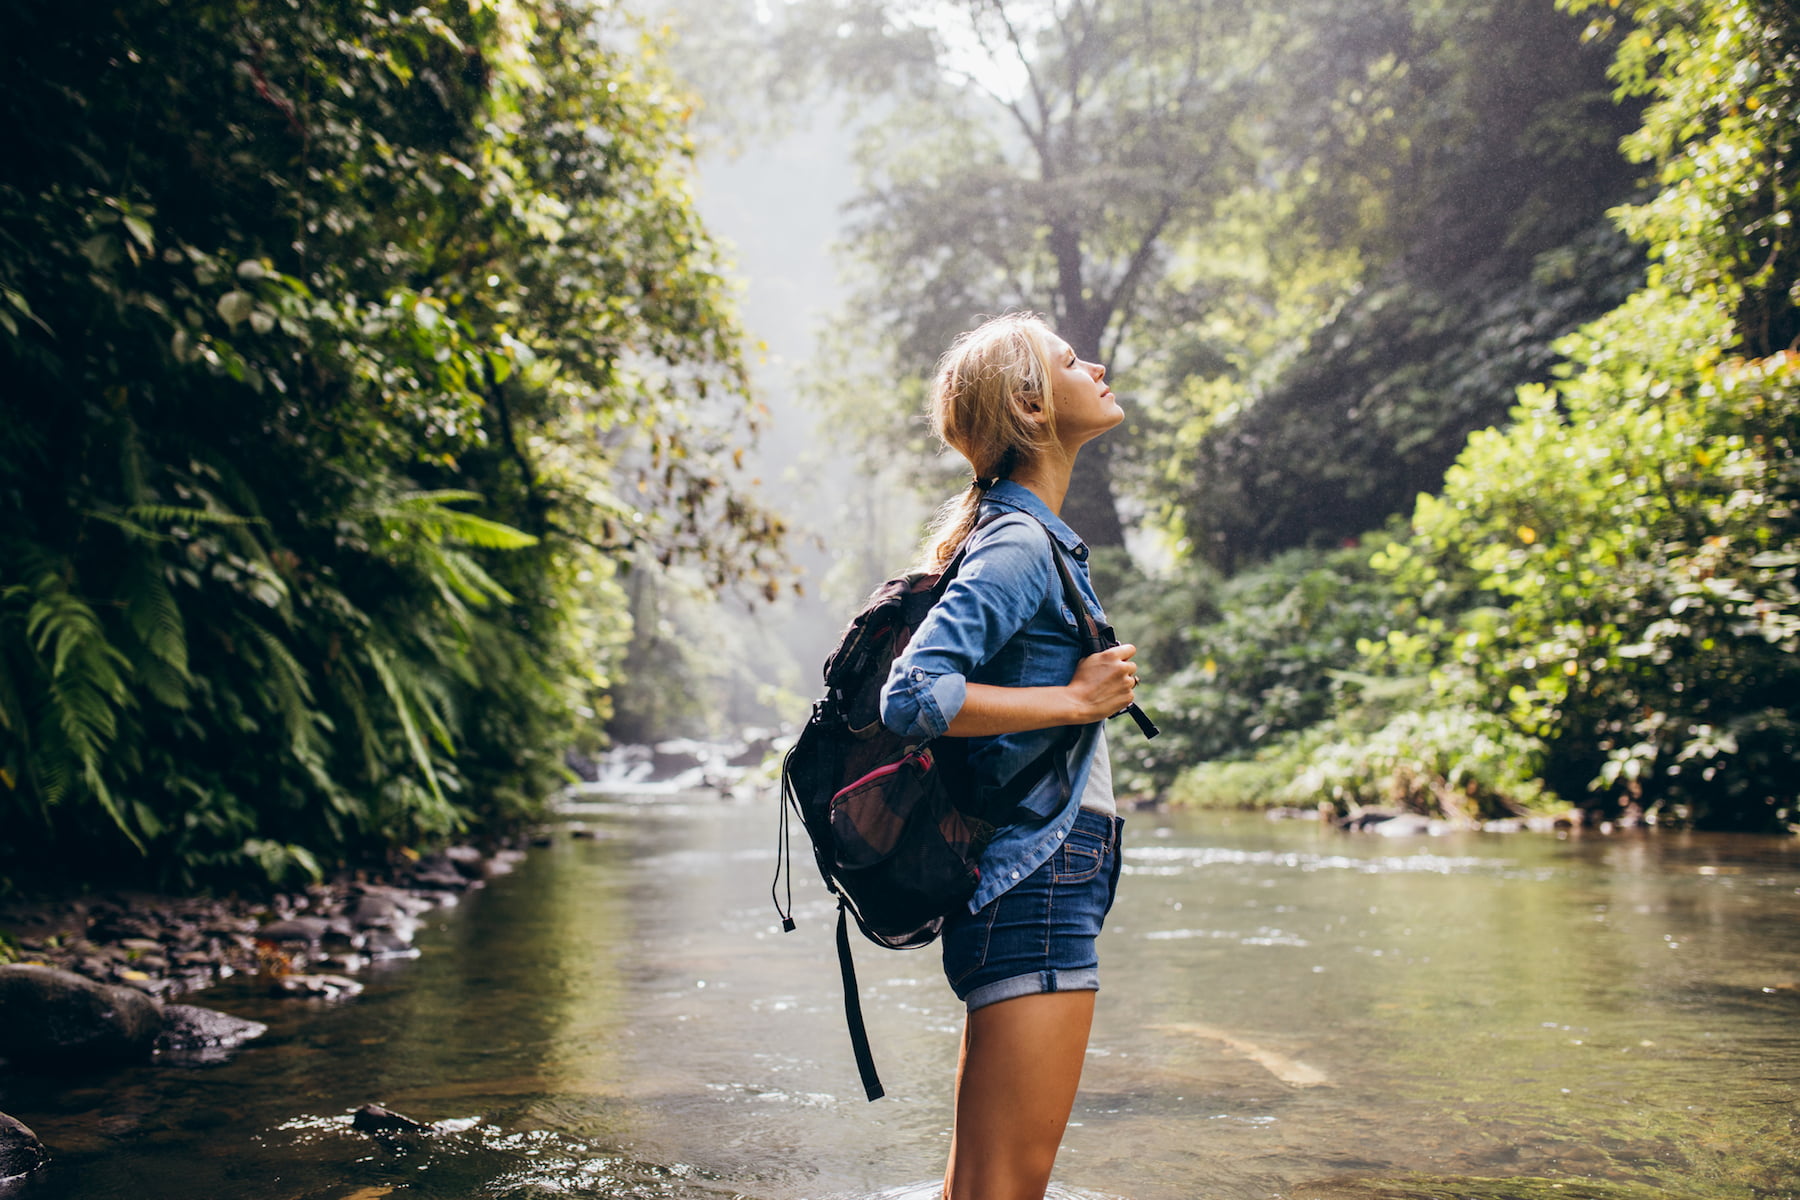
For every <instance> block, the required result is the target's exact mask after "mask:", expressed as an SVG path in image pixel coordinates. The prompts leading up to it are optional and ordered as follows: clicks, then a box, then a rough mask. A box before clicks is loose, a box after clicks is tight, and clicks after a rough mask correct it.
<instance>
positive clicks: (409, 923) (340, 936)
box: [0, 846, 523, 999]
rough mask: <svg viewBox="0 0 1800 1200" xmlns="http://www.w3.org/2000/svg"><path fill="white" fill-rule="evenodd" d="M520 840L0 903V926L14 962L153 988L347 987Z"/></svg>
mask: <svg viewBox="0 0 1800 1200" xmlns="http://www.w3.org/2000/svg"><path fill="white" fill-rule="evenodd" d="M521 857H523V855H522V853H521V852H520V851H517V850H512V849H503V850H500V851H498V852H496V853H493V854H484V853H482V852H481V851H480V850H477V849H476V848H474V847H472V846H457V847H452V848H450V849H449V850H446V851H444V852H442V853H439V854H433V855H429V856H426V857H423V858H420V859H419V860H417V861H416V862H409V863H405V864H403V865H402V866H400V867H398V868H396V869H394V870H391V871H388V872H384V873H382V874H381V875H379V876H375V875H372V874H370V873H367V872H362V873H357V874H354V875H349V876H345V877H343V878H340V879H337V880H333V881H331V882H327V883H322V884H318V885H316V886H314V887H309V888H306V889H305V890H303V891H298V892H288V893H280V894H277V895H274V896H271V897H268V898H266V899H240V898H235V897H227V898H217V897H204V898H180V897H170V896H159V895H152V894H145V893H135V892H115V893H105V894H100V895H94V896H78V897H70V898H67V899H63V900H52V901H28V902H15V903H10V904H6V905H0V934H4V935H5V937H6V940H7V943H9V944H10V946H11V947H12V951H11V952H12V955H13V957H15V958H16V959H17V960H18V961H20V962H26V963H39V964H42V965H44V966H49V967H56V968H60V969H62V970H65V971H70V972H72V973H74V974H76V975H80V976H82V977H84V978H87V979H90V980H93V981H94V982H96V983H104V984H116V985H119V986H122V987H129V988H133V989H135V990H137V991H140V992H143V993H145V994H146V995H148V996H151V997H153V998H157V999H167V998H169V997H172V996H175V995H179V994H180V993H182V992H188V991H193V990H195V989H198V988H204V987H209V986H211V985H212V984H215V983H218V982H219V981H221V980H223V979H227V978H230V977H232V976H234V975H241V974H254V975H261V976H266V977H267V978H268V979H269V982H270V987H271V988H272V989H274V990H276V991H278V992H281V993H284V994H293V995H314V996H334V995H342V994H354V993H355V992H357V991H360V990H361V986H360V985H359V984H358V983H357V982H356V981H355V980H354V979H353V978H351V976H352V975H354V974H355V973H356V972H357V971H359V970H360V969H362V967H364V966H366V965H367V964H368V963H369V962H371V961H373V960H375V959H382V958H395V957H407V956H411V955H414V954H416V953H418V951H416V950H415V949H414V948H413V945H412V939H413V933H414V931H415V930H416V929H417V927H418V924H419V920H420V918H421V917H422V916H423V914H425V913H426V912H428V911H430V910H431V909H433V908H436V907H439V906H441V905H444V904H450V903H455V901H456V899H457V897H459V896H460V895H461V894H462V893H463V892H466V891H468V890H469V889H470V888H474V887H479V886H480V885H481V884H482V882H483V881H484V880H486V879H488V878H490V877H492V876H494V875H497V874H501V873H504V872H506V871H510V870H511V869H512V868H513V866H514V865H515V864H516V863H517V862H518V861H519V859H520V858H521Z"/></svg>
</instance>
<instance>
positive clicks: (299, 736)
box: [239, 620, 318, 757]
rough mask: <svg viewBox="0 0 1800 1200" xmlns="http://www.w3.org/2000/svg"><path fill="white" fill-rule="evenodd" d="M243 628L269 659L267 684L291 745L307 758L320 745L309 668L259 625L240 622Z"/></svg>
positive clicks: (248, 621) (244, 621)
mask: <svg viewBox="0 0 1800 1200" xmlns="http://www.w3.org/2000/svg"><path fill="white" fill-rule="evenodd" d="M239 625H240V626H241V627H242V628H244V629H245V630H246V631H247V632H248V633H249V635H250V637H251V639H252V640H254V641H255V642H256V643H257V644H258V645H260V646H261V647H262V648H263V650H264V652H265V653H266V654H267V655H268V656H269V665H270V667H271V670H270V671H269V672H268V674H267V681H268V683H269V686H270V687H271V689H272V691H273V693H274V697H275V707H276V710H277V711H278V712H280V713H281V716H282V724H283V725H284V726H285V727H286V729H287V736H288V745H289V746H290V747H291V748H292V749H293V751H294V753H295V754H296V755H298V756H300V757H306V756H307V755H308V754H309V753H310V752H311V751H312V749H313V747H314V745H315V742H316V736H315V735H316V733H317V729H316V726H315V722H316V720H317V718H318V714H317V713H316V712H315V711H314V709H313V707H312V700H313V691H312V684H311V682H310V681H309V680H308V679H307V677H306V668H304V667H302V666H301V665H300V662H299V660H298V659H296V658H295V657H294V656H293V653H292V652H291V651H289V650H288V648H287V646H286V645H285V644H284V643H283V642H282V641H281V639H280V638H278V637H276V636H275V635H274V634H272V633H270V632H269V631H268V630H267V629H264V628H263V627H262V626H261V625H258V624H257V623H256V622H255V621H250V620H240V621H239Z"/></svg>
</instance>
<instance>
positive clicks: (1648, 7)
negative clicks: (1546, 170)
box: [1565, 0, 1800, 357]
mask: <svg viewBox="0 0 1800 1200" xmlns="http://www.w3.org/2000/svg"><path fill="white" fill-rule="evenodd" d="M1565 5H1566V7H1567V8H1568V9H1569V10H1570V11H1571V12H1575V13H1592V12H1594V10H1596V9H1597V8H1598V7H1599V4H1598V0H1565ZM1608 9H1609V10H1610V9H1616V10H1619V12H1617V13H1615V12H1613V11H1602V12H1600V13H1598V14H1596V16H1595V19H1594V27H1593V28H1594V31H1595V32H1597V33H1598V32H1612V31H1613V27H1614V25H1615V23H1616V22H1617V20H1618V17H1619V15H1621V14H1623V15H1628V16H1629V18H1630V19H1631V21H1632V22H1633V23H1634V24H1635V28H1632V29H1630V31H1629V32H1628V33H1626V34H1625V35H1624V36H1623V38H1622V39H1621V40H1620V42H1619V51H1618V55H1617V57H1616V59H1615V60H1614V64H1613V77H1614V79H1616V80H1617V81H1618V83H1619V86H1620V91H1621V92H1622V93H1625V94H1629V95H1634V96H1646V97H1649V100H1650V103H1649V106H1648V107H1647V109H1646V110H1645V112H1644V123H1643V126H1642V128H1640V129H1639V130H1638V131H1637V132H1636V133H1634V134H1632V135H1631V137H1630V138H1629V139H1628V140H1627V141H1626V143H1625V148H1626V150H1627V151H1628V152H1629V153H1630V154H1631V155H1632V157H1633V158H1634V159H1636V160H1637V161H1638V162H1644V163H1652V164H1655V166H1656V168H1657V180H1658V182H1659V183H1660V184H1661V185H1662V190H1661V191H1660V192H1659V193H1658V194H1657V196H1656V197H1655V198H1654V199H1652V200H1650V201H1648V202H1647V203H1644V204H1641V205H1639V206H1637V207H1635V208H1632V209H1628V210H1626V212H1625V213H1624V218H1625V227H1626V228H1627V229H1628V230H1630V231H1631V232H1632V233H1633V234H1634V235H1635V236H1636V237H1638V238H1639V239H1640V240H1642V241H1644V242H1645V243H1646V244H1648V245H1650V246H1651V247H1652V248H1653V250H1654V253H1655V257H1656V259H1657V264H1658V270H1657V275H1656V281H1657V282H1658V283H1660V284H1661V285H1662V286H1664V287H1667V288H1668V289H1670V290H1671V291H1674V292H1680V293H1690V292H1718V293H1720V294H1721V295H1727V296H1729V297H1730V299H1729V301H1728V303H1729V304H1730V307H1731V312H1732V321H1733V325H1734V326H1735V328H1736V331H1737V336H1738V339H1739V343H1740V345H1741V348H1742V349H1743V350H1744V351H1745V352H1746V353H1748V354H1750V355H1752V356H1758V357H1761V356H1765V355H1768V354H1772V353H1774V352H1776V351H1779V350H1784V349H1791V348H1792V346H1793V343H1794V340H1795V338H1796V336H1800V292H1797V291H1796V286H1797V283H1800V230H1796V229H1795V227H1794V213H1795V211H1796V209H1797V208H1800V155H1797V154H1796V151H1797V150H1800V123H1797V122H1796V119H1795V118H1796V113H1797V112H1800V13H1796V12H1795V10H1794V7H1793V5H1791V4H1788V3H1785V0H1703V2H1698V0H1625V2H1624V3H1611V2H1610V0H1609V4H1608Z"/></svg>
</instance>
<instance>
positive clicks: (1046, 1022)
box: [945, 991, 1094, 1200]
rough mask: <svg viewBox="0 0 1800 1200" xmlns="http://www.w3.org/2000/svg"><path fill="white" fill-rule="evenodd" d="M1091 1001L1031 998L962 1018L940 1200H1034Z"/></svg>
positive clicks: (1055, 1139) (1057, 1134) (1064, 1121)
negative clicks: (953, 1120)
mask: <svg viewBox="0 0 1800 1200" xmlns="http://www.w3.org/2000/svg"><path fill="white" fill-rule="evenodd" d="M1093 1018H1094V993H1093V992H1092V991H1072V992H1040V993H1035V994H1032V995H1025V996H1017V997H1014V998H1013V999H1010V1000H1001V1001H998V1002H996V1003H993V1004H989V1005H986V1006H984V1007H982V1008H978V1009H976V1010H975V1011H973V1012H971V1013H970V1014H969V1016H968V1025H967V1027H966V1029H965V1031H964V1034H963V1056H962V1063H961V1064H960V1067H959V1070H958V1073H957V1085H956V1126H955V1133H954V1136H953V1137H952V1139H951V1143H950V1166H949V1170H948V1171H947V1173H946V1175H945V1194H946V1195H947V1197H948V1198H949V1200H1040V1198H1041V1197H1042V1196H1043V1194H1044V1188H1045V1186H1046V1185H1047V1184H1048V1183H1049V1181H1050V1170H1051V1168H1052V1167H1053V1166H1054V1165H1055V1163H1056V1150H1057V1147H1058V1146H1060V1145H1061V1144H1062V1137H1063V1130H1064V1128H1065V1127H1066V1126H1067V1125H1068V1122H1069V1111H1070V1109H1071V1108H1073V1106H1074V1103H1075V1090H1076V1088H1077V1086H1078V1085H1079V1084H1080V1083H1081V1067H1082V1064H1083V1062H1084V1061H1085V1060H1086V1057H1087V1043H1088V1032H1089V1030H1090V1029H1091V1027H1092V1025H1093Z"/></svg>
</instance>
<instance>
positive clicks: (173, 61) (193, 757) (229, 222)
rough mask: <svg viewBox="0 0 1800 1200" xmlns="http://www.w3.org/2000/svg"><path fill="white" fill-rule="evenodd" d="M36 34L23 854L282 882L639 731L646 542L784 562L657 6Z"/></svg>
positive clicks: (220, 5) (16, 19)
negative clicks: (753, 474) (634, 645)
mask: <svg viewBox="0 0 1800 1200" xmlns="http://www.w3.org/2000/svg"><path fill="white" fill-rule="evenodd" d="M12 17H13V23H12V30H13V32H14V34H15V35H16V36H15V37H14V38H12V39H9V42H8V47H7V50H6V51H5V54H6V57H7V59H8V61H7V64H6V74H7V79H8V83H7V85H6V87H5V88H4V89H0V115H3V117H4V120H5V125H6V128H7V129H8V130H9V137H10V138H12V139H13V140H14V141H15V142H16V143H18V150H17V152H16V153H14V154H12V155H10V156H9V159H10V160H11V165H10V166H9V168H8V173H7V175H6V177H5V178H4V179H3V180H0V372H3V373H4V377H5V378H6V379H7V381H8V383H7V389H6V391H5V393H4V398H3V401H0V402H3V403H4V407H5V419H4V420H3V421H0V480H3V482H0V506H3V507H4V510H5V511H4V517H3V518H0V563H3V564H4V565H3V566H0V784H4V789H3V790H0V821H3V822H4V826H5V830H6V836H5V838H4V839H0V872H7V871H18V870H20V869H22V864H24V863H26V862H28V861H29V862H34V863H37V864H40V865H47V864H53V863H55V862H56V861H57V860H58V859H62V860H65V861H66V860H68V859H70V858H72V857H76V856H79V858H80V860H81V865H80V867H79V869H80V870H81V871H83V872H87V873H98V872H100V871H113V870H124V871H127V872H130V873H133V874H137V875H151V876H160V877H161V878H163V879H165V880H172V881H193V880H196V879H199V878H222V877H228V876H230V875H232V874H233V873H239V874H242V873H246V872H247V873H249V874H250V875H251V876H255V875H259V874H260V875H266V876H273V877H280V876H282V875H284V874H288V873H294V872H298V873H307V872H316V871H317V870H318V869H319V867H320V866H321V865H322V863H323V862H325V861H328V860H334V859H339V858H343V857H345V856H352V855H356V854H359V853H366V852H369V851H374V850H380V849H382V848H384V847H388V846H391V845H394V844H402V845H403V844H407V843H409V842H413V841H417V840H420V839H427V838H431V837H437V836H442V835H444V834H447V833H451V832H456V831H465V832H466V831H471V830H479V829H488V828H493V827H495V826H497V825H499V824H503V823H504V822H507V821H509V820H516V819H518V818H520V817H522V816H526V815H529V814H530V813H532V812H534V811H536V810H537V807H538V806H539V805H540V804H541V801H542V797H543V795H544V793H545V789H546V788H547V786H548V785H549V784H550V782H551V781H552V780H554V778H555V777H556V775H557V772H558V771H559V769H560V768H559V765H558V758H559V757H560V753H561V750H562V747H563V746H564V745H565V744H566V743H567V742H568V741H569V740H570V739H572V738H574V737H576V736H578V734H577V730H578V728H579V726H580V717H579V713H580V712H581V710H583V709H584V708H585V709H587V710H589V711H590V712H593V711H602V710H603V709H604V703H605V698H604V689H605V688H606V686H607V684H608V683H609V678H608V675H607V674H606V669H607V663H608V662H609V661H610V660H611V659H612V657H613V656H614V655H616V652H617V645H618V643H619V641H620V640H621V639H622V637H623V635H624V633H625V631H626V629H627V628H628V625H627V619H626V616H625V611H624V604H623V601H622V595H621V593H620V591H619V589H618V586H617V582H616V574H617V564H618V563H619V561H620V560H621V558H622V556H623V555H624V554H626V553H627V552H628V551H629V552H633V553H645V554H649V555H651V556H654V557H660V558H663V559H665V560H668V561H677V560H686V561H690V562H692V563H694V564H696V566H697V567H699V568H700V569H703V570H705V571H706V572H707V573H708V574H709V575H710V577H711V578H713V579H715V580H724V579H730V578H736V577H740V576H749V577H751V578H753V579H758V580H760V581H762V582H763V583H764V584H765V586H768V587H773V586H775V584H776V582H778V580H779V574H778V572H779V569H780V567H779V559H778V556H777V553H776V545H777V542H778V539H779V536H780V528H779V523H778V522H776V521H775V520H774V519H773V518H771V517H769V516H768V515H767V514H766V513H764V512H763V511H762V510H761V509H760V508H759V507H758V506H757V505H756V504H755V503H754V502H753V500H751V498H749V497H748V496H746V495H745V494H744V493H743V492H742V491H741V490H740V489H738V488H735V487H733V486H732V485H731V484H730V483H728V482H727V481H728V480H729V479H730V478H731V471H732V468H731V465H730V463H731V455H732V453H733V451H734V449H735V446H736V444H737V443H738V441H739V439H740V438H741V437H742V436H744V435H745V434H746V432H747V431H748V430H749V428H750V427H751V426H752V425H753V423H754V421H753V412H752V409H751V408H750V406H749V403H748V401H747V400H746V398H745V396H744V393H743V375H742V369H741V365H740V363H739V359H738V350H737V332H736V327H735V325H734V323H733V321H732V319H731V316H730V313H729V310H728V308H727V307H726V305H725V303H724V300H723V287H722V284H721V281H720V278H719V276H718V274H717V272H716V269H715V266H714V263H713V260H712V254H711V250H710V246H709V244H708V242H707V240H706V237H705V234H704V231H703V230H702V229H701V228H700V227H699V225H698V223H697V221H696V219H695V218H694V216H693V213H692V211H691V208H690V206H689V204H688V200H687V196H686V192H685V189H684V185H683V183H682V180H681V177H680V174H679V171H678V169H677V167H676V166H675V165H674V164H675V163H677V162H678V161H679V160H680V158H681V157H682V156H684V155H685V154H686V153H687V152H688V149H689V147H688V144H687V142H686V137H685V133H684V128H683V122H684V121H685V109H684V104H683V101H682V98H681V96H680V95H679V93H677V92H675V91H674V90H673V88H672V87H671V85H670V84H669V82H668V81H667V79H666V78H665V77H664V76H662V74H661V73H660V71H659V69H658V67H657V65H656V62H655V57H654V48H653V46H651V45H650V44H649V43H648V42H646V41H643V40H641V38H640V35H639V34H638V33H637V31H636V30H635V28H634V26H633V25H632V24H631V23H630V21H629V20H628V19H626V18H623V17H621V16H619V15H617V14H614V13H611V12H608V11H594V10H591V9H589V8H588V7H586V6H584V5H579V4H575V3H565V2H561V0H535V2H533V0H501V2H500V3H495V4H459V3H452V4H446V5H441V6H431V7H425V8H417V9H413V10H410V11H407V12H405V13H400V12H388V11H386V10H383V9H380V8H378V7H371V6H350V7H341V6H340V7H332V8H323V9H322V8H319V7H318V6H311V5H299V4H290V3H282V2H268V3H263V2H254V3H252V2H239V0H216V2H208V3H203V4H199V5H187V6H183V7H180V8H179V9H177V8H176V7H175V6H172V5H170V4H168V3H166V0H129V2H127V3H125V4H122V5H115V6H113V7H112V8H109V9H108V10H106V11H105V12H104V13H103V14H99V15H96V14H94V13H91V12H89V11H87V10H84V9H81V8H79V6H68V5H60V6H59V5H55V4H51V3H47V2H42V0H33V2H32V3H27V4H23V5H18V6H15V8H14V11H13V13H12ZM469 505H474V506H477V507H476V509H474V510H471V509H470V508H468V507H466V506H469Z"/></svg>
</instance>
